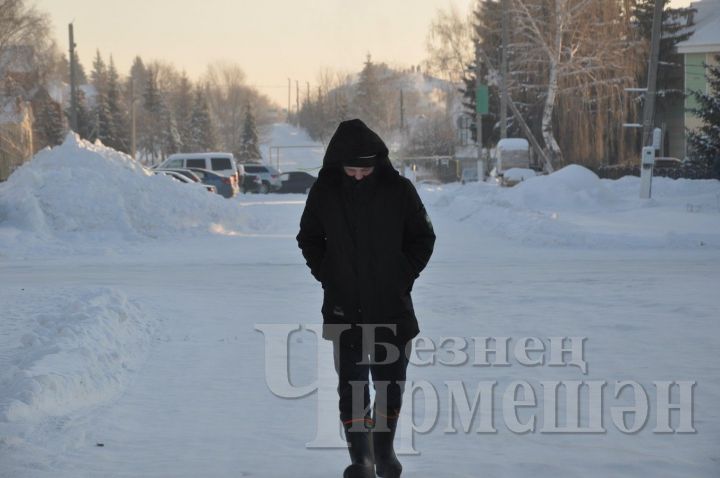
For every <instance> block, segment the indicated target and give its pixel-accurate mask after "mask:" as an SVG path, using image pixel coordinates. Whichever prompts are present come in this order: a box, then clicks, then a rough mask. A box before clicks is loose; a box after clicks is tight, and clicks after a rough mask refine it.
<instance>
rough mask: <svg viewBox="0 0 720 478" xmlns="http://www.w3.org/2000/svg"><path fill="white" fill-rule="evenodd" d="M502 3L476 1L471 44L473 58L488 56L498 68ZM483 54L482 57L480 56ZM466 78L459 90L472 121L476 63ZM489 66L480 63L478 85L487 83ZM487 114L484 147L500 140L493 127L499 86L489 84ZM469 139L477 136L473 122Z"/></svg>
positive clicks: (495, 0)
mask: <svg viewBox="0 0 720 478" xmlns="http://www.w3.org/2000/svg"><path fill="white" fill-rule="evenodd" d="M501 17H502V12H501V4H500V2H498V1H497V0H487V1H485V2H478V4H477V7H476V9H475V11H474V12H473V30H474V32H475V36H474V40H473V41H474V43H475V57H476V58H477V57H478V56H479V57H480V58H481V60H482V59H484V58H485V56H487V57H488V58H489V59H490V61H491V62H492V63H493V66H495V67H496V68H499V66H500V62H501V54H502V40H501V35H502V31H501V23H502V22H501ZM481 53H482V54H481ZM468 72H469V73H468V75H467V76H466V77H465V78H464V80H463V83H464V84H465V87H464V88H463V89H462V93H463V97H464V101H463V105H464V106H465V108H466V111H467V114H468V116H470V117H471V118H474V117H475V90H476V88H477V86H476V85H477V78H476V76H477V75H476V72H477V68H476V66H475V63H473V64H472V65H469V68H468ZM489 73H490V72H489V69H488V65H487V63H486V62H485V61H481V63H480V83H481V84H488V74H489ZM488 90H489V95H490V97H489V105H488V106H489V114H487V115H484V116H483V118H482V122H483V135H482V136H483V144H484V145H489V144H492V143H493V142H495V141H497V140H498V139H499V138H500V134H499V133H500V130H499V128H498V129H494V128H493V125H494V124H496V123H497V120H498V119H499V111H500V95H499V91H498V87H497V86H495V85H491V86H490V87H489V88H488ZM470 130H471V135H472V138H473V139H475V138H476V137H477V128H476V125H475V124H474V123H473V124H472V126H471V128H470ZM516 134H517V132H516V131H510V130H509V131H508V135H510V136H514V135H516Z"/></svg>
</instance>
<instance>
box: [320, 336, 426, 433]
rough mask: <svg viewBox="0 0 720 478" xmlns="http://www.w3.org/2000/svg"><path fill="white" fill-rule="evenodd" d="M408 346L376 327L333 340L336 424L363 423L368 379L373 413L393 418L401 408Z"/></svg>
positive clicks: (368, 393)
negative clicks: (335, 377) (371, 390)
mask: <svg viewBox="0 0 720 478" xmlns="http://www.w3.org/2000/svg"><path fill="white" fill-rule="evenodd" d="M411 348H412V342H411V341H408V340H402V339H398V337H397V336H396V335H395V333H394V332H393V331H392V330H390V329H388V328H386V327H381V326H377V328H374V330H373V328H372V326H369V325H365V326H356V325H353V326H352V328H351V329H349V330H346V331H344V332H342V334H340V336H339V338H336V339H334V340H333V352H334V354H333V355H334V359H335V371H336V372H337V374H338V388H337V391H338V395H339V397H340V400H339V408H340V420H341V421H342V422H343V423H344V424H350V423H354V422H366V421H367V420H368V419H369V417H368V413H369V410H370V389H369V376H368V375H370V376H371V377H372V381H373V387H374V389H375V404H374V408H375V412H376V414H378V415H380V416H381V417H384V418H387V417H389V418H391V419H392V418H397V417H398V416H399V414H400V408H401V406H402V394H403V391H404V389H405V377H406V371H407V366H408V357H409V355H410V352H411Z"/></svg>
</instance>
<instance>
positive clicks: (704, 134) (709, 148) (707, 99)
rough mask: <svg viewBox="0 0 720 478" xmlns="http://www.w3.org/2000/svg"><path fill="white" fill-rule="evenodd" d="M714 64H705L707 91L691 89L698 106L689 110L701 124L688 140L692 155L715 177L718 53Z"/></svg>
mask: <svg viewBox="0 0 720 478" xmlns="http://www.w3.org/2000/svg"><path fill="white" fill-rule="evenodd" d="M715 60H716V61H717V62H718V63H717V64H715V65H712V66H711V65H705V68H706V69H707V74H706V78H707V81H708V84H709V88H708V91H709V93H705V92H702V91H693V92H691V95H692V96H693V97H694V98H695V100H696V101H697V103H698V105H699V106H698V108H694V109H691V110H690V111H691V112H692V113H693V114H695V115H697V116H698V117H699V118H700V119H702V120H703V125H702V126H701V127H700V128H699V129H697V130H695V131H691V132H690V134H689V136H688V140H689V142H690V146H691V148H692V152H693V157H694V158H695V159H698V160H700V161H701V162H704V163H705V164H707V165H708V166H710V167H711V168H712V171H713V173H714V175H715V177H720V128H719V127H718V125H720V55H716V56H715Z"/></svg>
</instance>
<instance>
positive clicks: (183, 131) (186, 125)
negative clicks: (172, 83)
mask: <svg viewBox="0 0 720 478" xmlns="http://www.w3.org/2000/svg"><path fill="white" fill-rule="evenodd" d="M173 107H174V108H173V110H174V112H175V120H176V122H177V129H178V133H179V134H180V142H181V144H182V147H183V148H184V149H185V150H187V148H188V146H189V145H190V143H191V142H192V127H191V125H190V121H191V119H192V112H193V86H192V83H191V82H190V79H189V78H188V77H187V74H185V73H184V72H183V74H182V76H180V80H179V81H178V87H177V93H176V94H175V95H174V102H173Z"/></svg>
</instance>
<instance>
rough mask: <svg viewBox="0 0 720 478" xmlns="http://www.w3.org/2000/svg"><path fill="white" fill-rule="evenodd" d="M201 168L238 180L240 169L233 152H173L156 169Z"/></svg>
mask: <svg viewBox="0 0 720 478" xmlns="http://www.w3.org/2000/svg"><path fill="white" fill-rule="evenodd" d="M187 168H200V169H207V170H210V171H213V172H215V173H217V174H219V175H221V176H225V177H228V178H229V177H234V178H235V182H236V184H237V182H238V177H237V175H238V170H237V163H236V162H235V157H234V156H233V155H232V153H177V154H171V155H170V156H168V158H167V159H166V160H165V161H164V162H163V163H162V164H161V165H160V166H158V167H157V168H156V169H187Z"/></svg>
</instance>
